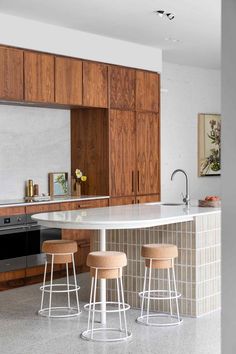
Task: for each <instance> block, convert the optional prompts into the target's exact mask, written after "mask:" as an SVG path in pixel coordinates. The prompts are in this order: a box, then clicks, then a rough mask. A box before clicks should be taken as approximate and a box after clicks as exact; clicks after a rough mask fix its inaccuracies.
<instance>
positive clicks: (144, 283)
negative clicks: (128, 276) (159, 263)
mask: <svg viewBox="0 0 236 354" xmlns="http://www.w3.org/2000/svg"><path fill="white" fill-rule="evenodd" d="M146 282H147V267H146V266H145V274H144V282H143V294H144V293H145V291H146ZM144 300H145V298H144V296H143V297H142V304H141V317H142V316H143V310H144Z"/></svg>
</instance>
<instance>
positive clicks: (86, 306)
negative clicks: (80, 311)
mask: <svg viewBox="0 0 236 354" xmlns="http://www.w3.org/2000/svg"><path fill="white" fill-rule="evenodd" d="M101 304H102V303H101V302H95V310H94V312H102V311H103V310H101ZM98 306H100V308H96V307H98ZM106 306H113V307H117V309H110V310H109V309H107V308H106V313H115V312H124V311H127V310H129V309H130V305H129V304H125V308H123V304H122V303H121V302H120V309H119V302H115V301H107V302H106ZM90 307H91V311H93V303H91V305H90ZM84 309H85V310H86V311H89V304H86V305H84Z"/></svg>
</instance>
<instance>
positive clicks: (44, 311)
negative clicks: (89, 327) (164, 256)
mask: <svg viewBox="0 0 236 354" xmlns="http://www.w3.org/2000/svg"><path fill="white" fill-rule="evenodd" d="M49 310H50V309H49V307H47V308H43V309H42V310H39V311H38V314H39V315H41V316H44V317H52V318H67V317H74V316H79V315H80V314H81V311H80V310H78V308H77V307H66V306H62V307H51V312H54V313H55V312H58V313H60V312H62V311H63V310H64V311H68V313H67V314H61V315H60V314H59V315H58V314H52V313H51V315H49Z"/></svg>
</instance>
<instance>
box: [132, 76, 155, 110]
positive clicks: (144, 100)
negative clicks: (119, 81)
mask: <svg viewBox="0 0 236 354" xmlns="http://www.w3.org/2000/svg"><path fill="white" fill-rule="evenodd" d="M159 90H160V88H159V74H156V73H151V72H147V71H142V70H137V71H136V109H137V110H139V111H151V112H158V111H159V99H160V97H159Z"/></svg>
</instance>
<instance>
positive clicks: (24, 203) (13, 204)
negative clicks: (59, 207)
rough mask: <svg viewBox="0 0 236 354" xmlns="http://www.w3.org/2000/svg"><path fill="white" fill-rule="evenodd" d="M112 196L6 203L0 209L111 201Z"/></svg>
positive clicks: (0, 205)
mask: <svg viewBox="0 0 236 354" xmlns="http://www.w3.org/2000/svg"><path fill="white" fill-rule="evenodd" d="M109 198H110V196H108V195H102V196H84V197H78V198H77V197H68V199H60V198H58V199H51V200H45V201H40V202H24V201H22V202H19V203H17V202H16V203H10V202H9V203H4V204H0V208H11V207H20V206H33V205H42V204H56V203H68V202H69V203H70V202H82V201H88V200H98V199H109Z"/></svg>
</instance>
